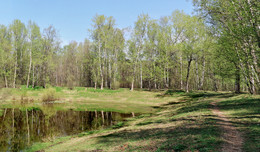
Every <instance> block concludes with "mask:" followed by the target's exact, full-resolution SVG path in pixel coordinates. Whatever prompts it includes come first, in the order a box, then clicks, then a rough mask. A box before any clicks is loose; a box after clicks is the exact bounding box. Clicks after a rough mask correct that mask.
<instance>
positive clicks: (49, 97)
mask: <svg viewBox="0 0 260 152" xmlns="http://www.w3.org/2000/svg"><path fill="white" fill-rule="evenodd" d="M57 99H58V95H57V93H56V90H55V89H53V88H49V89H46V90H45V91H44V92H43V95H42V102H50V101H55V100H57Z"/></svg>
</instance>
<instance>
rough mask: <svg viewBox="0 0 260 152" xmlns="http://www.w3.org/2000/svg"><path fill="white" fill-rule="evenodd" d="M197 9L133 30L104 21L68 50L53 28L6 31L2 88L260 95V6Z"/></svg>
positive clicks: (199, 0) (0, 39) (200, 4)
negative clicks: (227, 92) (39, 87)
mask: <svg viewBox="0 0 260 152" xmlns="http://www.w3.org/2000/svg"><path fill="white" fill-rule="evenodd" d="M194 5H195V6H196V8H197V12H198V13H197V15H188V14H185V13H184V12H183V11H178V10H177V11H174V12H173V13H172V14H171V15H169V16H164V17H161V18H160V19H152V18H151V17H150V16H149V15H148V14H141V15H139V16H138V18H137V21H136V22H135V24H134V27H133V28H131V29H129V28H124V29H120V28H118V27H117V26H116V21H115V19H114V18H113V17H111V16H110V17H107V16H104V15H96V16H94V17H93V19H92V28H91V29H89V35H90V37H89V38H88V39H85V41H84V42H76V41H72V42H70V43H69V44H68V45H65V46H63V47H62V46H61V41H60V39H59V35H58V33H57V30H56V29H55V28H54V27H53V26H49V27H47V28H45V29H43V30H42V31H41V30H40V27H39V26H38V25H37V24H36V23H34V22H32V21H29V22H28V23H27V25H25V24H24V23H22V22H21V21H20V20H14V21H13V22H12V23H11V24H10V25H7V26H5V25H0V86H2V87H19V86H20V85H26V86H27V87H36V86H42V87H47V85H53V86H66V87H69V88H73V87H75V86H83V87H95V88H97V87H99V88H101V89H103V88H110V89H117V88H119V87H128V88H130V89H131V90H134V88H147V89H164V88H170V89H176V90H185V91H187V92H188V91H190V90H212V91H235V92H237V93H239V92H240V91H248V92H250V93H252V94H256V93H259V89H260V88H259V86H260V85H259V73H260V71H259V57H260V55H259V42H260V41H259V25H258V22H257V21H258V16H257V13H258V14H259V11H257V10H258V9H257V7H258V5H259V4H258V3H257V2H256V1H252V0H251V1H250V0H249V1H242V0H239V1H228V2H227V1H224V0H218V1H211V0H194ZM241 8H242V9H241ZM129 33H130V34H129Z"/></svg>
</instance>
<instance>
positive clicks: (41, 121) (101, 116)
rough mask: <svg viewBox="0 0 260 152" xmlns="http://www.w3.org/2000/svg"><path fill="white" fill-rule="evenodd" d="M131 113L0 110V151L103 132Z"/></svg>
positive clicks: (46, 109) (45, 109)
mask: <svg viewBox="0 0 260 152" xmlns="http://www.w3.org/2000/svg"><path fill="white" fill-rule="evenodd" d="M132 116H134V115H133V114H123V113H117V112H104V111H100V112H97V111H74V110H68V111H56V110H54V109H53V108H51V107H45V108H43V109H32V108H30V109H25V110H19V109H14V108H12V109H11V108H6V109H1V110H0V149H1V151H19V150H22V149H25V148H26V147H27V146H29V145H31V144H32V143H34V142H41V141H48V140H50V139H52V138H55V137H60V136H67V135H73V134H77V133H80V132H83V131H89V130H97V129H102V128H105V127H107V126H111V125H113V124H115V123H116V122H118V121H123V120H124V119H125V118H127V117H132Z"/></svg>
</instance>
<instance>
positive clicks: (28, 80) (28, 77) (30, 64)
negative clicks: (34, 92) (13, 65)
mask: <svg viewBox="0 0 260 152" xmlns="http://www.w3.org/2000/svg"><path fill="white" fill-rule="evenodd" d="M31 67H32V50H31V49H30V63H29V70H28V71H29V72H28V76H27V85H26V88H28V87H29V82H30V74H31Z"/></svg>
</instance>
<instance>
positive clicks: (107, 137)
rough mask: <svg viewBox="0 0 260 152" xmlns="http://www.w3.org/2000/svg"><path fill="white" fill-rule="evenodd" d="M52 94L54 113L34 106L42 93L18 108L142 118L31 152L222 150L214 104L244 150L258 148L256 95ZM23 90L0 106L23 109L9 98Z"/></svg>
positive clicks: (259, 115) (125, 91)
mask: <svg viewBox="0 0 260 152" xmlns="http://www.w3.org/2000/svg"><path fill="white" fill-rule="evenodd" d="M55 90H56V93H58V94H59V96H60V97H61V98H60V99H59V100H60V101H64V103H62V104H54V105H53V109H54V111H47V110H46V109H44V108H43V107H42V106H41V105H40V104H36V103H37V97H40V96H41V94H42V92H43V90H41V89H36V90H27V91H26V96H27V97H28V98H33V99H35V101H36V102H34V103H29V104H26V105H23V107H22V108H29V107H31V108H35V109H37V108H41V109H43V111H44V110H45V111H46V113H50V114H51V113H55V110H66V109H71V108H73V109H75V110H78V111H81V110H90V111H94V110H98V111H99V110H103V111H116V112H125V113H128V112H135V113H142V115H139V116H136V117H135V118H129V119H128V121H126V122H119V123H118V124H116V125H114V126H112V127H111V128H107V129H104V130H98V131H88V132H83V133H80V134H78V135H73V136H69V137H64V138H59V139H56V140H53V141H49V142H46V143H36V144H34V145H33V146H32V147H31V148H30V149H29V151H37V150H42V149H44V150H45V151H85V150H87V151H95V150H96V151H98V150H103V151H172V150H174V151H197V150H198V151H202V152H203V151H204V152H207V151H221V149H220V148H221V144H222V143H224V141H223V140H222V137H221V135H222V130H221V128H220V127H219V126H218V123H217V121H219V119H218V118H217V116H216V115H214V114H213V113H212V111H211V108H213V107H212V105H211V104H210V103H211V102H213V101H218V103H217V104H218V107H219V109H220V110H222V111H223V112H224V113H225V114H226V115H227V116H228V117H229V118H230V120H231V121H232V123H233V124H234V126H236V127H237V128H238V129H239V130H240V131H241V132H242V135H243V137H244V144H243V150H244V151H259V149H260V144H259V143H260V140H259V137H260V125H259V124H260V104H259V103H260V96H252V95H248V94H232V93H225V92H222V93H217V92H191V93H185V92H183V91H181V90H175V91H174V90H166V91H145V90H139V91H133V92H131V91H129V90H128V89H119V90H108V89H104V90H100V89H96V90H95V89H93V88H81V87H77V88H74V89H73V90H69V89H67V88H61V87H56V88H55ZM1 91H3V90H1ZM22 91H23V90H11V93H12V96H11V97H9V100H2V102H1V103H0V106H1V107H8V106H9V107H10V106H13V107H14V106H16V107H20V108H21V105H20V104H13V103H14V102H15V103H16V102H18V101H17V100H15V101H12V98H13V97H15V98H17V99H19V98H20V96H21V95H22V94H23V92H22ZM7 93H10V90H9V91H7ZM0 94H1V93H0ZM36 94H37V97H36V96H35V95H36ZM0 115H1V111H0Z"/></svg>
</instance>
